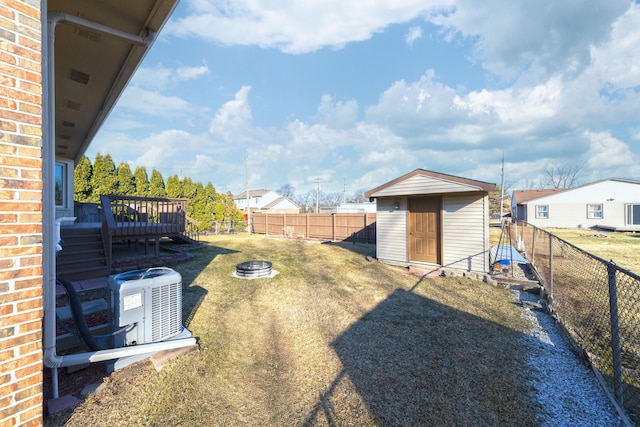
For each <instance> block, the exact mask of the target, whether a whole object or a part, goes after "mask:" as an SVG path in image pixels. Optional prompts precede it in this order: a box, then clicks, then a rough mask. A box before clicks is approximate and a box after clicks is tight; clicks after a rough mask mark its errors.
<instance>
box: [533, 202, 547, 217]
mask: <svg viewBox="0 0 640 427" xmlns="http://www.w3.org/2000/svg"><path fill="white" fill-rule="evenodd" d="M536 218H549V205H536Z"/></svg>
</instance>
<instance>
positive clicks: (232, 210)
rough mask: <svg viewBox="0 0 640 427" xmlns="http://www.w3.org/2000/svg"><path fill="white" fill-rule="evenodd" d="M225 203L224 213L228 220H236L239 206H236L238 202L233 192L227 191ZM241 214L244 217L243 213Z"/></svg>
mask: <svg viewBox="0 0 640 427" xmlns="http://www.w3.org/2000/svg"><path fill="white" fill-rule="evenodd" d="M224 205H225V209H224V215H225V218H226V219H225V220H226V221H233V220H236V217H237V216H238V212H239V211H238V207H237V206H236V202H235V201H234V200H233V194H231V192H230V191H229V192H227V194H226V195H225V196H224ZM240 216H241V217H242V213H240Z"/></svg>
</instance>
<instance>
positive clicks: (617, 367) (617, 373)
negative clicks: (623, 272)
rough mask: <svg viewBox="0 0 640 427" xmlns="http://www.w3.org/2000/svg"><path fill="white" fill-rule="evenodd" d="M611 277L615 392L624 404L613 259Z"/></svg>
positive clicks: (608, 265)
mask: <svg viewBox="0 0 640 427" xmlns="http://www.w3.org/2000/svg"><path fill="white" fill-rule="evenodd" d="M607 276H608V278H609V313H610V316H611V350H612V352H613V392H614V394H615V396H616V399H618V402H619V403H620V404H621V405H622V404H623V402H622V400H623V395H622V355H621V354H620V328H619V325H618V291H617V284H616V267H615V264H614V263H613V261H609V262H608V263H607Z"/></svg>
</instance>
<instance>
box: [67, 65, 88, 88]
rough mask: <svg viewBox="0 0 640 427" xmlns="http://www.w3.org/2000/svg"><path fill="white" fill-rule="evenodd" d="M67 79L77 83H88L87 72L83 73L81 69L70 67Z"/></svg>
mask: <svg viewBox="0 0 640 427" xmlns="http://www.w3.org/2000/svg"><path fill="white" fill-rule="evenodd" d="M69 79H70V80H73V81H74V82H78V83H82V84H83V85H86V84H88V83H89V74H87V73H83V72H82V71H78V70H76V69H74V68H72V69H71V71H70V72H69Z"/></svg>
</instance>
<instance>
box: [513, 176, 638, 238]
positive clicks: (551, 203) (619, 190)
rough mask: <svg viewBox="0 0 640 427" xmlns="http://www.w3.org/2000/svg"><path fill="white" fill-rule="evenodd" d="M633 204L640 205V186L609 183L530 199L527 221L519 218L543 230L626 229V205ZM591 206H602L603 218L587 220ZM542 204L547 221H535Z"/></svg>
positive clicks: (617, 182) (544, 219)
mask: <svg viewBox="0 0 640 427" xmlns="http://www.w3.org/2000/svg"><path fill="white" fill-rule="evenodd" d="M631 203H634V204H640V184H637V183H630V182H621V181H615V180H610V181H604V182H599V183H596V184H593V185H585V186H583V187H578V188H575V189H570V190H567V191H565V192H562V193H559V194H554V195H551V196H547V197H540V198H538V199H534V200H529V201H528V202H527V204H526V205H524V207H526V217H525V218H526V219H525V218H522V217H520V216H519V217H518V218H517V219H518V220H526V221H527V222H528V223H530V224H533V225H535V226H537V227H541V228H545V227H546V228H553V227H556V228H558V227H564V228H589V227H595V226H597V225H600V226H609V227H624V226H625V225H626V205H627V204H631ZM590 204H600V205H602V210H603V217H602V218H587V205H590ZM540 205H546V206H548V207H549V208H548V210H549V217H548V218H536V206H540Z"/></svg>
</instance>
